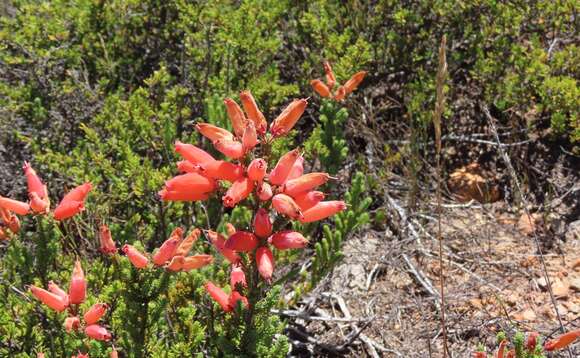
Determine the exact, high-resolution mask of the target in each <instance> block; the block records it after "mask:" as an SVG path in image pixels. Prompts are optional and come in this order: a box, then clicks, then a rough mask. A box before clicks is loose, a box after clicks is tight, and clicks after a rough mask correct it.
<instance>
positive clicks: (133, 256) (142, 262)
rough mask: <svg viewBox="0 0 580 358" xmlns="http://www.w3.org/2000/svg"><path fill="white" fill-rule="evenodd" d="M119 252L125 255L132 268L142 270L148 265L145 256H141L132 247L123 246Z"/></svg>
mask: <svg viewBox="0 0 580 358" xmlns="http://www.w3.org/2000/svg"><path fill="white" fill-rule="evenodd" d="M121 250H122V251H123V252H124V253H125V255H127V257H128V258H129V261H131V263H132V264H133V266H135V267H136V268H138V269H142V268H145V267H147V264H148V263H149V259H148V258H147V256H145V255H143V254H142V253H141V252H139V250H137V249H136V248H135V247H133V246H132V245H128V244H125V245H123V248H122V249H121Z"/></svg>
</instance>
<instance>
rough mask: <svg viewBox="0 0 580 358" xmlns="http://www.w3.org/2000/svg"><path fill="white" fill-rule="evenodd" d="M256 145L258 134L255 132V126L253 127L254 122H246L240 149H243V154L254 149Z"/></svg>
mask: <svg viewBox="0 0 580 358" xmlns="http://www.w3.org/2000/svg"><path fill="white" fill-rule="evenodd" d="M257 144H258V133H257V132H256V126H255V125H254V122H252V121H247V122H246V128H245V129H244V135H243V137H242V147H243V148H244V153H247V152H249V151H250V150H252V149H254V147H255V146H256V145H257Z"/></svg>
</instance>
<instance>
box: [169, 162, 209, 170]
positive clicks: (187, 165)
mask: <svg viewBox="0 0 580 358" xmlns="http://www.w3.org/2000/svg"><path fill="white" fill-rule="evenodd" d="M208 163H211V162H208ZM177 170H178V171H179V172H180V173H200V172H201V171H202V169H201V166H200V165H199V164H193V163H192V162H190V161H187V160H180V161H179V162H177Z"/></svg>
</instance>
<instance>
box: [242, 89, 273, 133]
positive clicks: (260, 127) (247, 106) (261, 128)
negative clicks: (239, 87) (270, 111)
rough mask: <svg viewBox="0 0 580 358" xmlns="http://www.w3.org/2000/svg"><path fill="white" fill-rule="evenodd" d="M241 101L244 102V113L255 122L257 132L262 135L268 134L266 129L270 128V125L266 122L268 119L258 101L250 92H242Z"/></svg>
mask: <svg viewBox="0 0 580 358" xmlns="http://www.w3.org/2000/svg"><path fill="white" fill-rule="evenodd" d="M240 100H241V101H242V106H243V107H244V111H246V114H247V115H248V118H249V119H250V120H251V121H252V122H254V125H255V126H256V130H257V131H258V133H260V134H264V133H266V129H267V128H268V123H267V122H266V117H264V115H263V114H262V112H261V111H260V109H259V108H258V105H257V104H256V100H255V99H254V96H252V93H251V92H250V91H242V92H241V93H240Z"/></svg>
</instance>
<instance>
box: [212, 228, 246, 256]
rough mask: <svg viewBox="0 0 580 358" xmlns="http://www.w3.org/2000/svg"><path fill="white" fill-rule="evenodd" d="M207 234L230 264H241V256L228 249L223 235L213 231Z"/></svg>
mask: <svg viewBox="0 0 580 358" xmlns="http://www.w3.org/2000/svg"><path fill="white" fill-rule="evenodd" d="M205 233H206V235H207V237H208V239H209V240H210V241H211V243H212V244H213V245H214V246H215V247H216V249H217V250H218V251H219V252H220V253H221V254H222V255H223V256H224V257H225V258H226V259H227V260H228V261H229V262H230V263H232V264H237V263H238V262H240V256H239V255H238V254H237V253H236V252H235V251H234V250H231V249H228V248H226V239H225V238H224V237H223V236H222V235H221V234H219V233H217V232H215V231H211V230H208V231H206V232H205ZM232 235H233V234H232Z"/></svg>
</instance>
